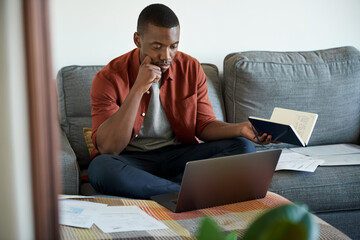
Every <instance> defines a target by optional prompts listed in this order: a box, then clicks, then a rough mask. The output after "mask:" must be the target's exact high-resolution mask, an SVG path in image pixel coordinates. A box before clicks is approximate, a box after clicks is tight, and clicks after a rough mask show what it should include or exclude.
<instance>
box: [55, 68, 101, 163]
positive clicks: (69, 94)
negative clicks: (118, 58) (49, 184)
mask: <svg viewBox="0 0 360 240" xmlns="http://www.w3.org/2000/svg"><path fill="white" fill-rule="evenodd" d="M101 68H102V66H68V67H64V68H62V69H61V70H60V71H59V74H58V95H59V111H60V125H61V129H62V130H63V131H64V132H65V134H66V136H67V138H68V140H69V142H70V145H71V147H72V149H73V150H74V152H75V155H76V158H77V161H78V163H79V165H80V168H86V167H87V166H88V164H89V159H90V155H89V152H88V150H87V147H86V143H85V140H84V135H83V128H84V127H88V128H91V105H90V89H91V83H92V81H93V78H94V76H95V74H96V73H97V72H98V71H100V69H101Z"/></svg>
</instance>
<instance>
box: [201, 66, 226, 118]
mask: <svg viewBox="0 0 360 240" xmlns="http://www.w3.org/2000/svg"><path fill="white" fill-rule="evenodd" d="M201 66H202V68H203V69H204V72H205V74H206V77H207V81H206V83H207V87H208V96H209V99H210V102H211V105H212V107H213V110H214V114H215V116H216V119H217V120H219V121H225V108H224V101H223V96H222V89H221V81H220V78H219V71H218V68H217V67H216V66H215V65H213V64H207V63H202V64H201Z"/></svg>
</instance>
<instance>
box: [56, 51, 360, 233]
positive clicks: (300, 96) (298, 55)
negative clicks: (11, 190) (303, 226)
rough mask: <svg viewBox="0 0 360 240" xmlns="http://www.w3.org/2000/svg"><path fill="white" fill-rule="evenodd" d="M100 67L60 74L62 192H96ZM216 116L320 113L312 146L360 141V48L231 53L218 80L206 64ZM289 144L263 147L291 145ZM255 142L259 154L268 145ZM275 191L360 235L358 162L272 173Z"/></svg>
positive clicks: (74, 68) (240, 117)
mask: <svg viewBox="0 0 360 240" xmlns="http://www.w3.org/2000/svg"><path fill="white" fill-rule="evenodd" d="M102 67H103V66H67V67H64V68H62V69H61V70H60V71H59V74H58V94H59V112H60V126H61V137H62V139H61V143H62V151H61V159H62V175H63V178H62V184H63V185H62V186H63V193H65V194H84V195H93V194H97V193H96V192H94V190H93V189H92V188H91V186H90V185H89V183H86V181H85V182H84V181H81V180H80V179H81V175H82V174H84V175H86V168H87V166H88V164H89V152H88V149H87V147H86V144H85V140H84V136H83V128H85V127H88V128H91V115H90V111H91V106H90V96H89V95H90V88H91V83H92V79H93V77H94V75H95V74H96V73H97V72H98V71H99V70H100V69H101V68H102ZM202 67H203V69H204V71H205V73H206V75H207V78H208V89H209V96H210V101H211V103H212V105H213V108H214V112H215V114H216V116H217V118H218V119H219V120H224V121H228V122H242V121H246V120H247V117H248V116H250V115H252V116H257V117H263V118H269V117H270V115H271V112H272V110H273V108H274V107H284V108H290V109H295V110H300V111H308V112H316V113H318V115H319V118H318V121H317V124H316V126H315V129H314V132H313V134H312V137H311V139H310V142H309V145H324V144H335V143H353V144H360V52H359V51H358V50H357V49H355V48H353V47H341V48H335V49H327V50H319V51H311V52H310V51H309V52H266V51H251V52H242V53H232V54H229V55H228V56H227V57H226V58H225V59H224V72H223V76H222V77H221V76H220V74H219V72H218V69H217V67H216V66H215V65H212V64H202ZM289 147H294V146H291V145H287V144H277V145H275V144H274V145H268V146H266V147H265V148H266V149H269V148H289ZM265 148H264V147H263V146H257V149H258V150H259V151H262V150H266V149H265ZM270 191H272V192H275V193H278V194H280V195H282V196H284V197H286V198H288V199H289V200H291V201H293V202H299V203H304V204H307V205H308V207H309V209H310V211H312V212H313V213H314V214H316V215H317V216H319V217H320V218H322V219H323V220H325V221H327V222H328V223H330V224H331V225H333V226H335V227H336V228H338V229H339V230H341V231H343V232H344V233H345V234H347V235H348V236H350V237H351V238H353V239H360V231H359V230H358V229H359V223H358V221H359V220H360V165H354V166H334V167H318V168H317V170H316V171H315V172H314V173H307V172H296V171H278V172H275V174H274V177H273V181H272V183H271V186H270Z"/></svg>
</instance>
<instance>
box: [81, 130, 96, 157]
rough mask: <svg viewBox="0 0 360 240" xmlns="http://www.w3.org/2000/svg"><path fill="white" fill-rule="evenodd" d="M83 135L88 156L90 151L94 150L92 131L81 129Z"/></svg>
mask: <svg viewBox="0 0 360 240" xmlns="http://www.w3.org/2000/svg"><path fill="white" fill-rule="evenodd" d="M83 134H84V138H85V143H86V147H87V149H88V151H89V154H91V152H92V150H93V149H94V144H93V143H92V139H91V134H92V129H91V128H83Z"/></svg>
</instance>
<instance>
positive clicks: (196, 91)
mask: <svg viewBox="0 0 360 240" xmlns="http://www.w3.org/2000/svg"><path fill="white" fill-rule="evenodd" d="M139 67H140V51H139V49H138V48H136V49H134V50H132V51H131V52H129V53H126V54H124V55H122V56H120V57H118V58H115V59H114V60H112V61H111V62H110V63H109V64H108V65H106V66H105V67H104V68H103V69H102V70H100V71H99V72H98V73H97V74H96V76H95V78H94V80H93V83H92V87H91V94H90V95H91V108H92V109H91V115H92V141H93V144H94V147H95V148H94V150H93V151H92V153H91V157H90V158H91V159H93V158H94V157H95V156H96V155H98V154H99V151H98V150H97V147H96V132H97V129H98V127H99V126H100V125H101V123H103V122H104V121H105V120H106V119H107V118H109V117H111V116H112V115H113V114H114V113H115V112H116V111H117V110H118V109H119V108H120V106H121V104H122V103H123V102H124V101H125V98H126V97H127V95H128V94H129V92H130V89H131V87H132V86H133V85H134V83H135V80H136V77H137V74H138V71H139ZM149 91H150V92H149V94H147V93H145V94H144V95H143V97H142V99H141V102H140V106H139V109H138V114H137V117H136V119H135V123H134V127H133V130H132V137H131V140H130V142H131V141H132V140H133V139H134V138H135V136H136V135H137V134H138V133H139V131H140V128H141V126H142V124H143V121H144V118H145V116H146V110H147V107H148V105H149V100H150V96H151V88H150V89H149ZM160 99H161V103H162V105H163V108H164V111H165V114H166V116H167V118H168V119H169V122H170V125H171V127H172V129H173V131H174V133H175V135H176V136H177V138H178V140H179V141H180V142H181V143H184V144H192V143H198V142H199V140H198V138H197V137H196V136H198V135H199V134H200V133H201V132H202V130H203V129H204V128H205V127H206V125H207V124H209V123H210V122H213V121H215V120H216V118H215V115H214V112H213V109H212V106H211V103H210V101H209V98H208V95H207V85H206V76H205V73H204V71H203V69H202V67H201V65H200V63H199V62H198V61H197V60H196V59H194V58H192V57H191V56H189V55H187V54H185V53H182V52H179V51H178V52H177V54H176V56H175V58H174V59H173V61H172V63H171V65H170V67H169V69H168V70H167V71H166V72H165V73H163V77H162V81H161V86H160ZM143 113H145V114H143Z"/></svg>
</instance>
